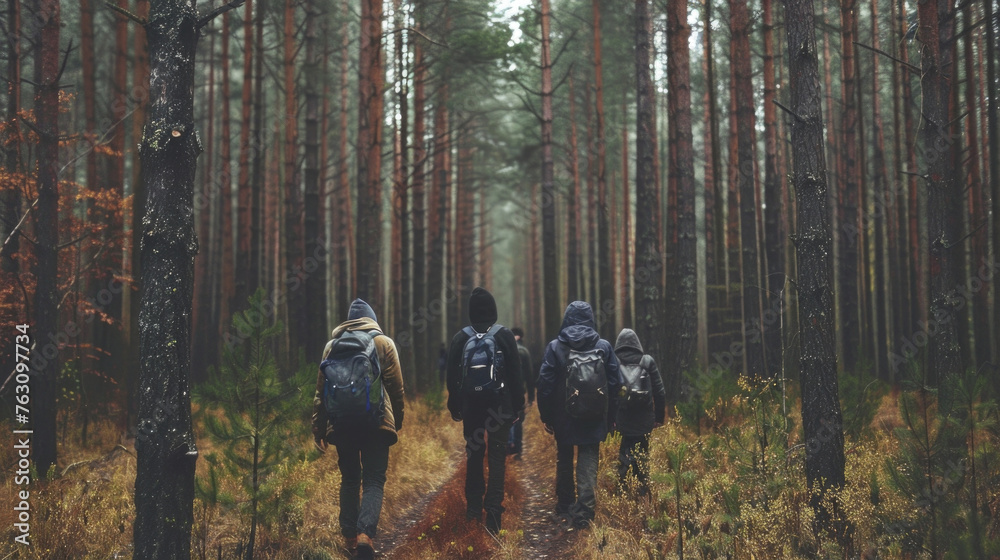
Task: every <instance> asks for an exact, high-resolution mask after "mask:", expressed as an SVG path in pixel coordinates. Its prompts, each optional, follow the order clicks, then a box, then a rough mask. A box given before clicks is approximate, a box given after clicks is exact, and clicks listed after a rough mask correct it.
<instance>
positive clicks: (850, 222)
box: [837, 0, 862, 373]
mask: <svg viewBox="0 0 1000 560" xmlns="http://www.w3.org/2000/svg"><path fill="white" fill-rule="evenodd" d="M856 2H857V0H844V1H843V2H841V7H840V29H841V31H840V37H841V41H840V44H841V47H840V48H841V61H842V68H841V70H842V79H843V90H844V95H843V107H844V109H843V113H842V117H843V120H842V123H841V133H842V134H843V160H842V162H841V163H842V164H843V177H841V178H840V180H839V181H838V183H839V184H840V185H841V188H840V189H839V204H838V211H839V213H838V223H837V228H838V230H839V232H840V244H839V247H838V248H839V250H840V255H839V259H838V261H839V262H838V267H837V270H838V274H839V282H838V288H839V290H840V298H839V299H840V313H839V315H838V322H839V323H840V332H841V340H842V346H843V354H842V356H843V358H844V360H843V363H842V366H843V368H844V370H845V371H847V372H850V373H856V371H855V369H856V367H857V365H858V352H859V349H860V347H861V326H860V323H859V318H860V317H861V311H860V307H859V303H858V299H859V285H858V272H859V268H858V267H859V262H860V258H861V257H860V252H859V246H860V242H861V233H862V230H861V221H860V209H859V202H860V181H859V179H860V177H861V167H860V165H859V163H858V158H859V152H858V137H857V127H858V120H859V119H858V105H857V93H856V91H855V89H856V85H855V79H856V76H855V57H854V40H855V38H854V27H855V23H854V20H855V17H856V14H855V13H854V10H855V4H856Z"/></svg>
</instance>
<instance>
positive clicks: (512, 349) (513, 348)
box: [448, 288, 524, 419]
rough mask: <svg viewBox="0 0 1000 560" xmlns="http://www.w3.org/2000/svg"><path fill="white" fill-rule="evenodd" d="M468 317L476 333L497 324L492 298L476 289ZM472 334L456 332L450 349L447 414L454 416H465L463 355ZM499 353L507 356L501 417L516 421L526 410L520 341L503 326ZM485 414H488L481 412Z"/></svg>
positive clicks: (495, 309)
mask: <svg viewBox="0 0 1000 560" xmlns="http://www.w3.org/2000/svg"><path fill="white" fill-rule="evenodd" d="M469 318H470V319H471V322H472V328H473V329H475V331H476V332H481V333H482V332H486V331H488V330H489V329H490V327H491V326H493V325H494V324H495V323H496V320H497V305H496V301H494V299H493V295H492V294H490V293H489V292H488V291H486V290H484V289H483V288H476V289H475V290H473V291H472V295H471V296H470V297H469ZM468 341H469V335H468V334H466V333H465V331H464V330H461V331H458V332H457V333H455V336H454V337H453V338H452V339H451V348H450V349H449V350H448V411H449V412H451V414H452V416H455V417H458V416H465V414H464V413H465V412H466V410H465V404H466V403H465V399H464V398H463V397H462V353H463V352H464V350H465V343H466V342H468ZM496 343H497V348H498V350H499V351H501V352H503V355H504V371H503V376H504V386H505V388H506V391H505V396H504V400H503V402H501V410H500V411H499V413H500V414H503V415H505V416H506V417H508V418H510V419H513V417H514V416H515V415H517V414H518V413H519V412H520V411H521V410H523V409H524V376H523V373H522V371H521V360H520V359H519V358H518V350H517V341H516V340H514V333H512V332H510V330H509V329H508V328H507V327H501V328H500V331H499V332H497V334H496ZM478 412H482V413H483V414H485V413H486V411H478Z"/></svg>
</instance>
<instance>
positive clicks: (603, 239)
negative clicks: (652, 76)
mask: <svg viewBox="0 0 1000 560" xmlns="http://www.w3.org/2000/svg"><path fill="white" fill-rule="evenodd" d="M591 11H592V12H593V25H594V91H595V94H596V98H597V99H596V103H597V107H596V109H597V138H596V141H597V283H598V290H597V294H598V297H597V302H598V305H596V306H595V309H594V314H595V315H596V316H597V322H598V324H597V327H598V329H597V330H598V332H600V333H601V336H602V337H604V338H612V337H613V336H614V335H615V334H616V332H617V329H616V325H615V317H614V307H612V306H613V305H614V301H615V283H614V276H613V272H612V269H611V254H610V250H611V244H610V232H609V231H608V209H609V206H608V204H609V203H608V192H607V191H608V186H607V180H606V177H605V173H606V170H607V150H606V146H605V126H604V64H603V60H602V53H601V7H600V0H592V2H591ZM543 199H544V194H543ZM543 203H544V201H543ZM543 212H544V206H543ZM546 282H548V281H547V280H546ZM605 308H608V309H605ZM549 332H555V331H549Z"/></svg>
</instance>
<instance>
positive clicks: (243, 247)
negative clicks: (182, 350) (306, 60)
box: [232, 0, 263, 312]
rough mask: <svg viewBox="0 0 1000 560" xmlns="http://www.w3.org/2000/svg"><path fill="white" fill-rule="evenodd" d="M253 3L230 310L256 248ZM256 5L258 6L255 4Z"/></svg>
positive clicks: (245, 285) (247, 32) (239, 297)
mask: <svg viewBox="0 0 1000 560" xmlns="http://www.w3.org/2000/svg"><path fill="white" fill-rule="evenodd" d="M255 5H256V3H255V2H254V0H246V1H245V3H244V4H243V88H242V90H241V92H240V154H239V158H240V159H239V177H238V179H237V181H236V185H237V187H236V188H237V195H236V196H237V204H236V239H237V245H236V278H235V281H236V285H235V292H234V294H233V303H232V309H233V311H234V312H236V311H240V310H242V309H244V307H245V306H246V301H247V298H249V297H250V294H251V290H256V289H257V286H256V285H251V283H250V282H251V277H250V251H251V250H254V251H256V250H257V247H256V246H253V245H252V244H251V235H252V234H251V231H252V229H251V223H250V215H251V212H252V210H251V199H252V195H251V187H250V151H251V149H253V150H254V152H255V158H256V152H257V151H260V150H262V149H263V148H262V147H261V146H257V145H255V146H251V145H250V127H251V122H252V121H251V110H252V108H253V99H252V95H253V83H254V82H253V80H254V75H253V52H254V51H253V49H254V43H253V13H254V11H253V10H254V6H255ZM258 9H259V8H258Z"/></svg>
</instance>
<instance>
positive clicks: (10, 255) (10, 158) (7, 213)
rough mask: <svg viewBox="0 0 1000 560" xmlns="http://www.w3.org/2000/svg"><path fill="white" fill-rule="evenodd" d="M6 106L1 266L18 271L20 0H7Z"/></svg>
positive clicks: (6, 270) (4, 268) (19, 217)
mask: <svg viewBox="0 0 1000 560" xmlns="http://www.w3.org/2000/svg"><path fill="white" fill-rule="evenodd" d="M7 22H8V23H7V25H8V30H9V31H8V33H9V36H8V44H7V107H6V109H5V110H6V119H7V126H8V130H9V132H8V134H9V136H8V138H6V139H5V141H4V142H3V148H2V149H3V152H4V168H5V169H6V170H7V173H6V174H4V183H5V184H4V188H3V199H2V200H0V202H2V204H0V211H2V216H0V232H2V238H3V240H4V244H5V245H4V246H3V247H2V249H0V253H2V255H0V257H2V258H0V267H2V268H3V270H4V271H5V272H11V273H14V274H16V273H18V269H19V266H18V261H17V259H15V258H14V255H15V254H16V253H17V252H18V249H19V248H20V245H21V244H20V236H19V235H15V236H14V237H13V238H12V239H10V240H9V241H8V240H7V238H8V237H9V236H10V233H11V231H12V230H13V229H14V224H16V223H17V221H18V220H20V219H21V188H20V187H21V185H20V183H21V181H20V180H19V179H18V176H19V175H20V170H21V140H20V128H21V124H20V121H19V120H18V111H20V109H21V3H20V2H19V0H8V2H7Z"/></svg>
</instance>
